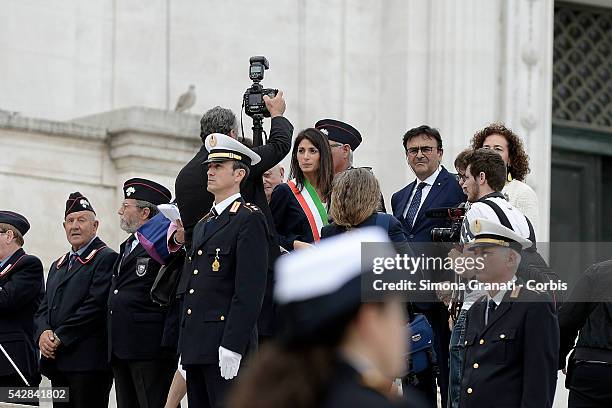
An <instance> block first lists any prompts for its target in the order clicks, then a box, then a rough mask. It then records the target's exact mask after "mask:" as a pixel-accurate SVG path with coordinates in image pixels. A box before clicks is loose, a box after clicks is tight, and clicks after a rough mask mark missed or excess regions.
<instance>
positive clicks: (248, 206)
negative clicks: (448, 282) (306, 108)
mask: <svg viewBox="0 0 612 408" xmlns="http://www.w3.org/2000/svg"><path fill="white" fill-rule="evenodd" d="M244 207H245V208H246V209H248V210H250V211H251V212H253V211H260V210H259V207H258V206H256V205H255V204H252V203H244Z"/></svg>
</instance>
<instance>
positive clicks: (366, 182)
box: [321, 168, 406, 242]
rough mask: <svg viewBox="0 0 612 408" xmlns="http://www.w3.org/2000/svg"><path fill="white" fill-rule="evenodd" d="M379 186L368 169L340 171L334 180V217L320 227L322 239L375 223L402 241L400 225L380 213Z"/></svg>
mask: <svg viewBox="0 0 612 408" xmlns="http://www.w3.org/2000/svg"><path fill="white" fill-rule="evenodd" d="M379 197H380V186H379V184H378V180H377V179H376V177H375V176H374V174H372V172H371V171H369V170H367V169H365V168H352V169H349V170H346V171H344V172H342V173H339V174H338V175H337V176H336V178H335V179H334V182H333V188H332V193H331V206H330V216H331V218H332V219H333V220H334V221H333V222H332V223H331V224H329V225H327V226H325V227H323V229H322V230H321V238H328V237H331V236H334V235H338V234H341V233H343V232H346V231H349V230H351V229H354V228H361V227H367V226H373V225H377V226H379V227H382V228H383V229H384V230H385V231H386V232H387V235H388V236H389V239H390V240H391V241H392V242H405V241H406V235H405V234H404V231H403V229H402V224H401V223H400V222H399V221H398V220H397V218H395V217H394V216H392V215H390V214H384V213H379V212H378V211H377V210H378V207H379V204H380V199H379Z"/></svg>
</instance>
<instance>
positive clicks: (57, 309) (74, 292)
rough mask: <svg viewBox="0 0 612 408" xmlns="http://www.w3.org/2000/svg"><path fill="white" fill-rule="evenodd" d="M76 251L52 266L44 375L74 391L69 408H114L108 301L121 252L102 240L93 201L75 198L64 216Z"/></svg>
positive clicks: (41, 317)
mask: <svg viewBox="0 0 612 408" xmlns="http://www.w3.org/2000/svg"><path fill="white" fill-rule="evenodd" d="M63 225H64V230H65V232H66V238H67V239H68V242H69V243H70V251H69V252H67V253H65V254H64V255H62V256H61V257H60V258H59V259H58V260H56V261H55V262H53V264H51V268H50V269H49V274H48V276H47V291H46V293H45V296H44V298H43V301H42V303H41V304H40V307H39V309H38V313H37V314H36V336H35V338H36V339H38V346H39V348H40V351H41V353H42V357H41V360H40V365H41V371H42V373H43V374H44V375H46V376H47V377H48V378H49V379H51V384H52V385H53V386H54V387H68V388H69V389H70V398H69V401H68V402H67V403H58V402H55V403H54V405H56V406H58V405H59V406H66V407H82V408H90V407H100V408H102V407H108V394H109V392H110V389H111V385H112V383H113V378H112V373H111V371H110V366H109V364H108V359H107V354H106V347H107V344H106V341H107V335H106V300H107V298H108V289H109V287H110V281H111V277H112V275H113V265H114V263H115V260H116V259H117V253H116V252H115V251H113V250H112V249H110V248H108V247H107V246H106V244H105V243H104V242H103V241H102V240H101V239H100V238H98V237H97V235H96V234H97V231H98V225H99V222H98V220H96V212H95V210H94V208H93V207H92V205H91V203H90V201H89V200H88V199H87V198H86V197H84V196H83V195H82V194H81V193H79V192H75V193H72V194H70V196H69V197H68V200H67V201H66V210H65V212H64V223H63Z"/></svg>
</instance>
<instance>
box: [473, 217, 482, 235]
mask: <svg viewBox="0 0 612 408" xmlns="http://www.w3.org/2000/svg"><path fill="white" fill-rule="evenodd" d="M481 229H482V226H481V225H480V220H476V221H474V232H475V233H477V234H478V233H479V232H480V230H481Z"/></svg>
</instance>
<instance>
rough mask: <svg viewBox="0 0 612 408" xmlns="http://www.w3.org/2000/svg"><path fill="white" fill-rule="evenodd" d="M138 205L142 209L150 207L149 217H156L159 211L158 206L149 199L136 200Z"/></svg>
mask: <svg viewBox="0 0 612 408" xmlns="http://www.w3.org/2000/svg"><path fill="white" fill-rule="evenodd" d="M136 205H137V206H138V208H141V209H145V208H148V209H149V219H151V218H153V217H155V216H156V215H157V214H158V213H159V210H158V209H157V206H156V205H155V204H153V203H150V202H148V201H144V200H136Z"/></svg>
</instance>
